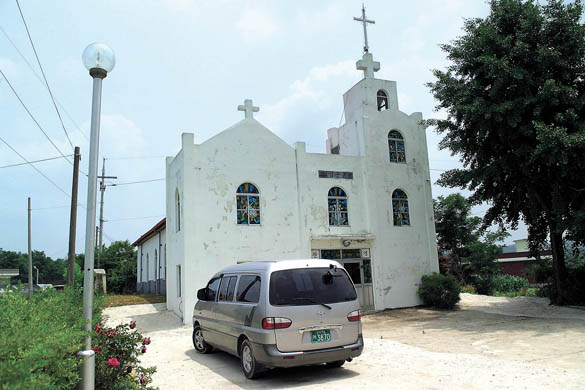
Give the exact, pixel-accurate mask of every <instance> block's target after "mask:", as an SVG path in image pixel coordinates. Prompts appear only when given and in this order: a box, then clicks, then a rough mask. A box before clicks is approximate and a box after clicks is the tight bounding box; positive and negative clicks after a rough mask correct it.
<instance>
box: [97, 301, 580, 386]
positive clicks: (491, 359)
mask: <svg viewBox="0 0 585 390" xmlns="http://www.w3.org/2000/svg"><path fill="white" fill-rule="evenodd" d="M461 296H462V300H461V302H460V304H459V309H458V310H453V311H435V310H429V309H421V308H412V309H400V310H387V311H384V312H381V313H376V314H370V315H368V316H365V317H364V318H363V332H364V339H365V348H364V352H363V354H362V355H361V356H360V357H358V358H357V359H355V360H354V361H353V362H351V363H346V364H345V365H344V366H343V368H340V369H326V368H325V367H323V366H314V367H300V368H292V369H275V370H271V371H269V372H267V373H266V374H264V375H263V376H262V377H261V378H259V379H257V380H254V381H250V380H247V379H245V378H244V376H243V375H242V373H241V369H240V365H239V360H238V359H237V358H235V357H233V356H231V355H228V354H226V353H223V352H214V353H212V354H209V355H200V354H197V353H196V352H195V350H194V349H193V346H192V344H191V330H192V328H191V326H190V325H182V324H181V322H180V320H179V319H178V318H177V317H176V316H175V315H174V314H173V313H171V312H169V311H166V310H165V304H164V303H162V304H160V303H159V304H147V305H135V306H121V307H114V308H108V309H106V311H105V314H106V316H108V317H109V319H108V321H109V323H110V324H111V325H115V324H117V323H120V322H126V321H130V320H136V322H137V324H138V328H139V330H140V331H141V332H142V333H143V334H145V335H147V336H149V337H151V338H152V344H151V345H150V346H149V350H148V352H147V353H146V354H145V355H144V356H143V359H142V361H143V363H144V365H146V366H152V365H155V366H157V369H158V371H157V373H156V374H155V375H154V382H155V383H154V384H155V385H157V386H159V387H160V389H161V390H164V389H172V390H179V389H217V388H221V389H222V390H227V389H275V388H302V389H312V388H319V389H344V390H346V389H530V390H533V389H585V310H580V309H575V308H562V307H556V306H549V305H548V300H546V299H543V298H525V297H520V298H502V297H486V296H481V295H471V294H461Z"/></svg>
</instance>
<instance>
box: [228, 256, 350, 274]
mask: <svg viewBox="0 0 585 390" xmlns="http://www.w3.org/2000/svg"><path fill="white" fill-rule="evenodd" d="M331 264H333V265H335V266H337V267H340V268H341V267H342V265H341V264H339V263H338V262H337V261H335V260H323V259H299V260H278V261H253V262H247V263H241V264H236V265H231V266H229V267H226V268H224V269H222V270H220V271H219V272H217V274H216V276H217V275H219V274H225V273H231V272H263V273H264V272H266V273H271V272H274V271H280V270H284V269H295V268H323V267H329V265H331Z"/></svg>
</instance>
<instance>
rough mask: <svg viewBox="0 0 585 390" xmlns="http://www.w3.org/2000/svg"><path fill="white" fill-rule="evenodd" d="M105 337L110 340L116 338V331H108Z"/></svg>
mask: <svg viewBox="0 0 585 390" xmlns="http://www.w3.org/2000/svg"><path fill="white" fill-rule="evenodd" d="M107 336H108V337H109V338H111V339H113V338H114V336H116V331H115V330H114V329H108V333H107Z"/></svg>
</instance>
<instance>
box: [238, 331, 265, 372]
mask: <svg viewBox="0 0 585 390" xmlns="http://www.w3.org/2000/svg"><path fill="white" fill-rule="evenodd" d="M240 361H241V363H242V371H243V372H244V376H245V377H246V378H248V379H256V378H258V376H259V375H260V372H261V368H260V366H259V365H258V363H257V362H256V358H255V357H254V350H253V349H252V344H251V343H250V341H248V340H247V339H246V340H244V341H242V345H241V346H240Z"/></svg>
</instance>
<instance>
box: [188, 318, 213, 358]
mask: <svg viewBox="0 0 585 390" xmlns="http://www.w3.org/2000/svg"><path fill="white" fill-rule="evenodd" d="M193 346H194V347H195V350H196V351H197V352H199V353H204V354H205V353H209V352H211V350H212V349H213V348H212V347H211V345H209V344H207V343H206V342H205V339H203V331H202V330H201V326H200V325H199V324H196V325H195V326H194V327H193Z"/></svg>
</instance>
